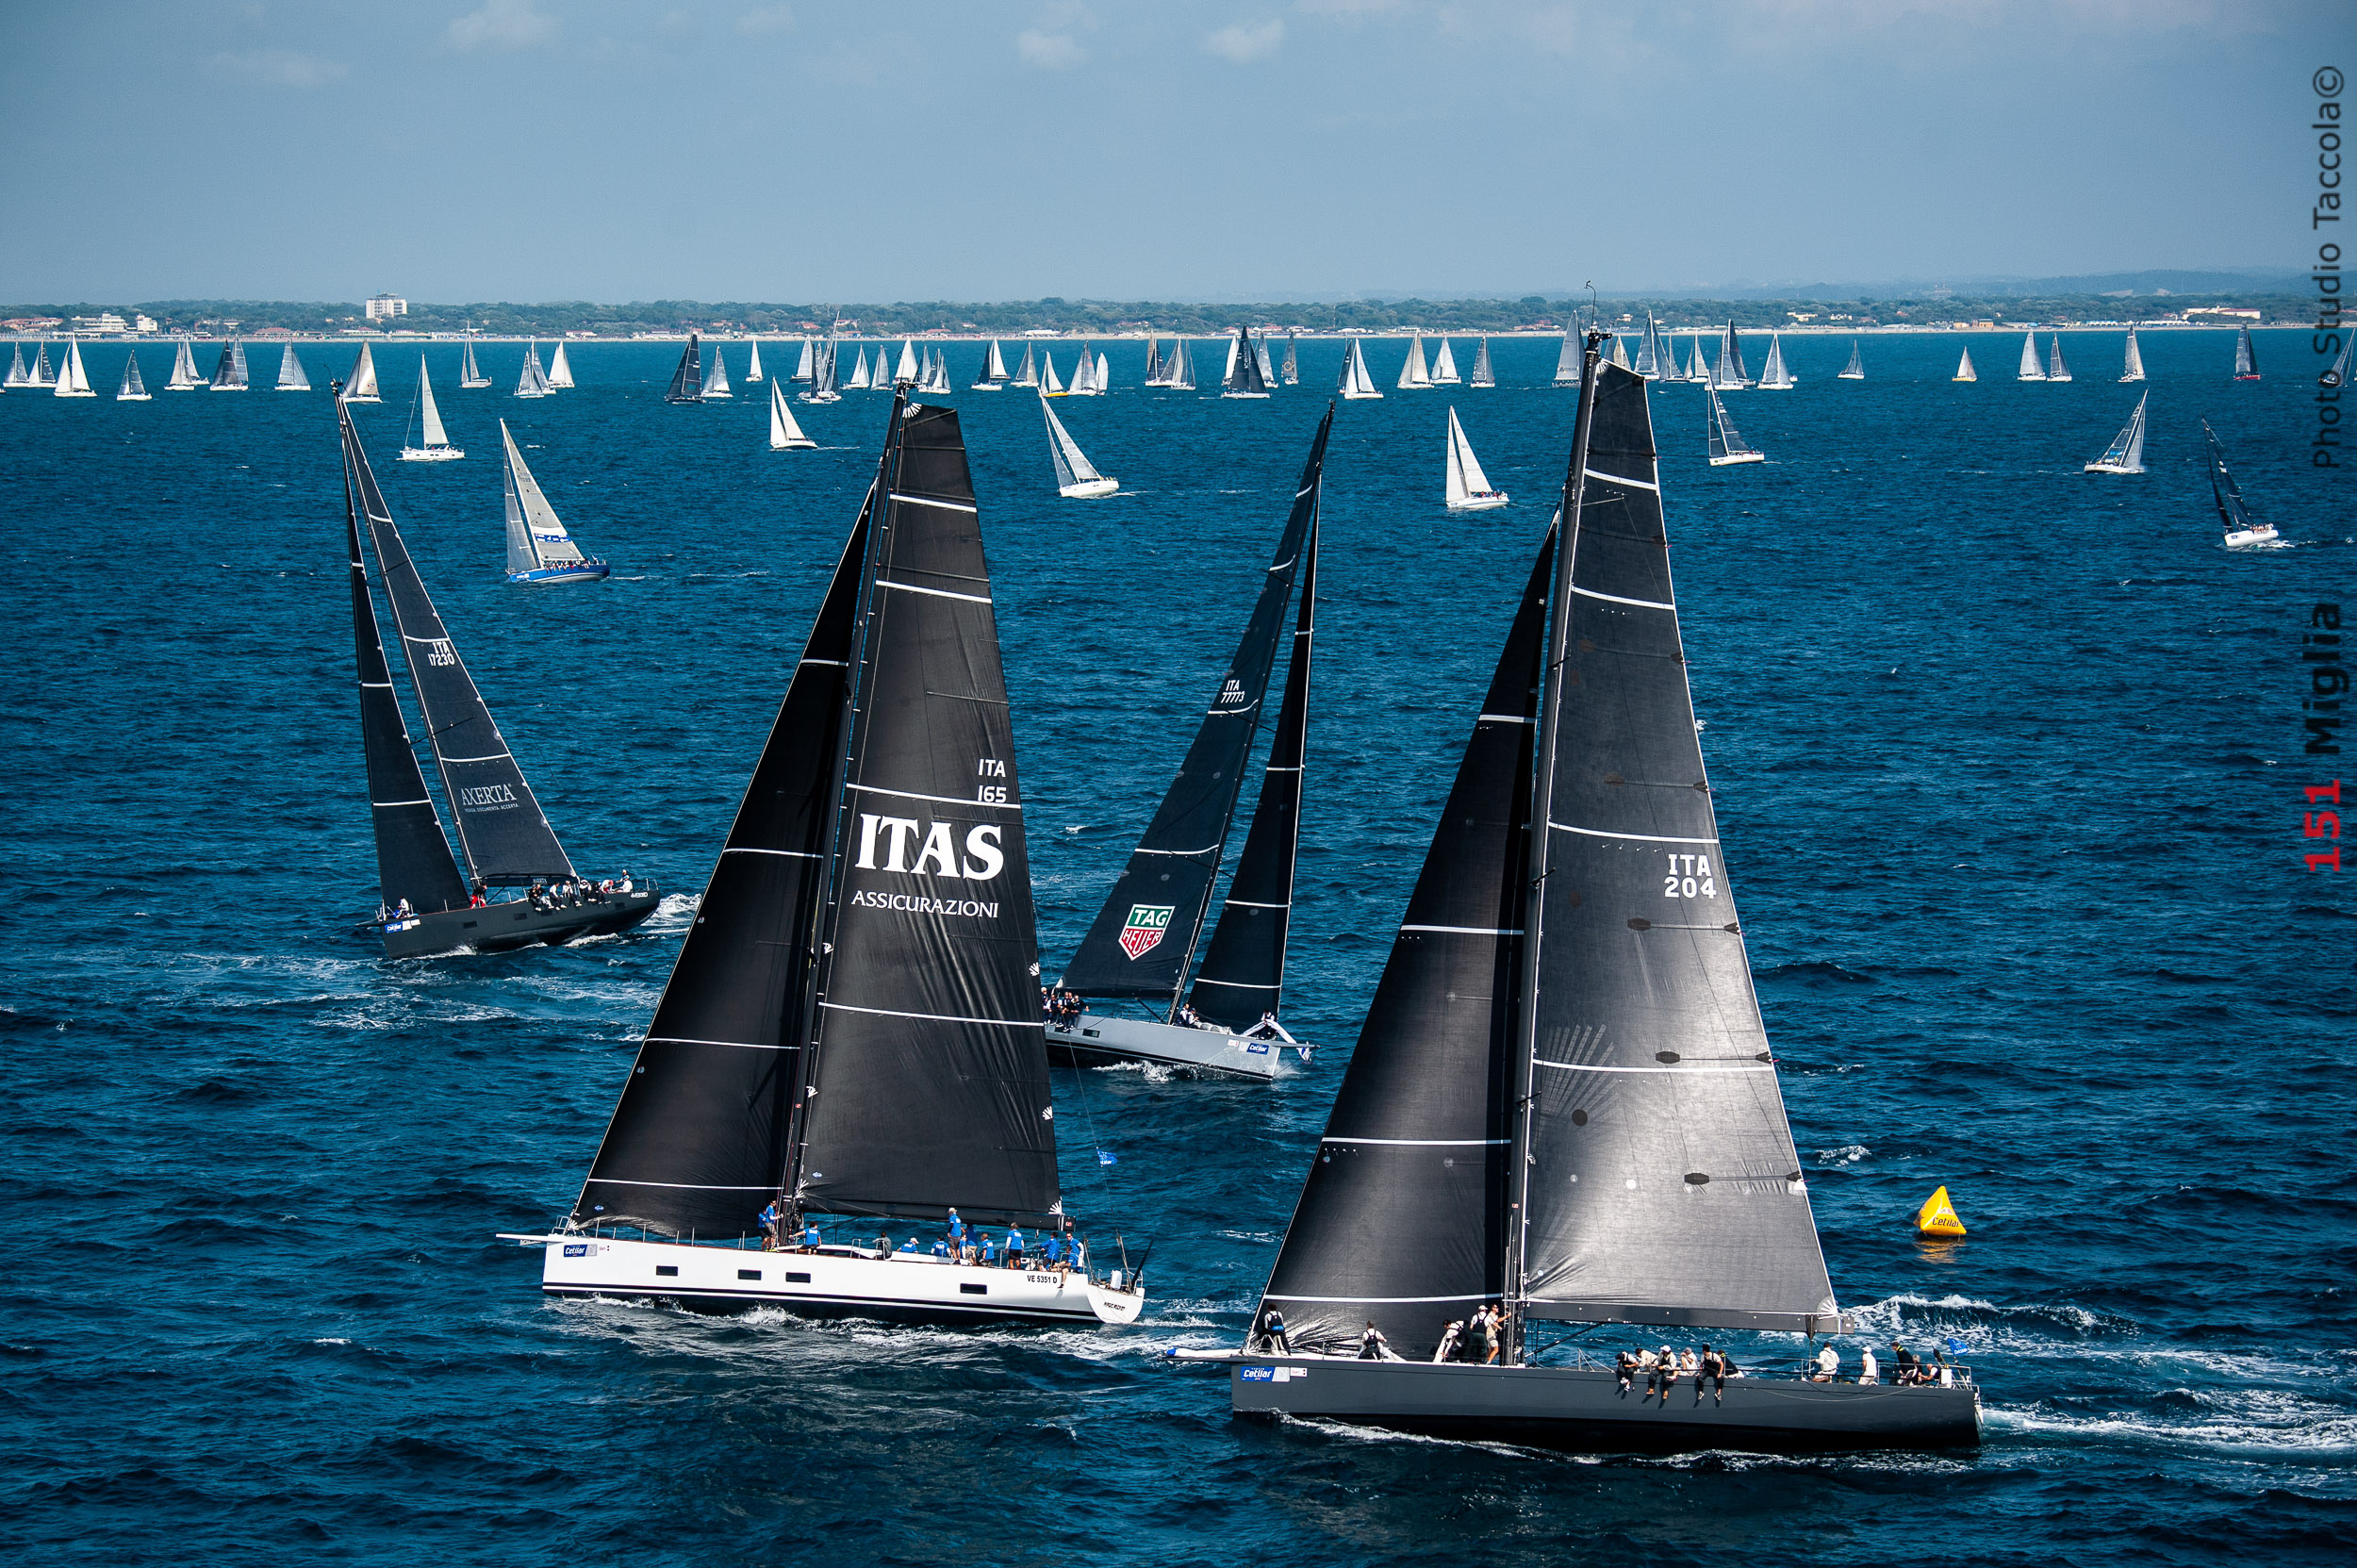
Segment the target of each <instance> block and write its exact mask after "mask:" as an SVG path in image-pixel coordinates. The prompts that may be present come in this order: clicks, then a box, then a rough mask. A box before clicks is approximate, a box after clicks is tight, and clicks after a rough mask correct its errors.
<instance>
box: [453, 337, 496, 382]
mask: <svg viewBox="0 0 2357 1568" xmlns="http://www.w3.org/2000/svg"><path fill="white" fill-rule="evenodd" d="M458 385H459V387H460V388H462V389H466V390H472V389H473V388H477V387H488V386H489V385H491V378H490V377H489V376H487V375H485V374H484V373H483V367H482V366H480V365H478V364H476V363H475V362H474V339H473V338H468V339H467V346H466V348H465V349H464V350H463V351H462V352H461V353H460V354H459V355H458Z"/></svg>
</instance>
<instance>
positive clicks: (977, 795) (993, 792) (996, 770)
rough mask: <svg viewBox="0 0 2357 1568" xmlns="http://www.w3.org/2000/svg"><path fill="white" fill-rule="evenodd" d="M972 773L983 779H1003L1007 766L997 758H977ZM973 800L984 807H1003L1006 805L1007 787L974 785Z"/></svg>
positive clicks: (1000, 785)
mask: <svg viewBox="0 0 2357 1568" xmlns="http://www.w3.org/2000/svg"><path fill="white" fill-rule="evenodd" d="M974 771H975V772H977V773H979V774H981V776H982V777H983V778H985V779H1003V778H1005V777H1006V776H1007V765H1006V764H1005V763H1004V762H1002V761H1000V760H999V759H998V758H997V757H978V758H976V759H975V762H974ZM974 799H976V800H977V801H981V802H982V804H984V805H989V806H1003V805H1005V804H1006V803H1007V786H1006V785H1005V784H976V785H975V786H974Z"/></svg>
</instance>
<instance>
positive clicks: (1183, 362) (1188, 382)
mask: <svg viewBox="0 0 2357 1568" xmlns="http://www.w3.org/2000/svg"><path fill="white" fill-rule="evenodd" d="M1162 385H1163V386H1165V387H1167V388H1170V389H1171V390H1172V391H1174V392H1192V391H1194V390H1195V351H1194V350H1193V349H1191V348H1189V347H1187V340H1186V339H1185V338H1172V339H1171V340H1170V357H1169V358H1168V359H1166V360H1164V361H1163V362H1162Z"/></svg>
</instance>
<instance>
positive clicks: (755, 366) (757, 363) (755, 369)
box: [549, 338, 761, 387]
mask: <svg viewBox="0 0 2357 1568" xmlns="http://www.w3.org/2000/svg"><path fill="white" fill-rule="evenodd" d="M752 346H753V354H752V361H751V363H750V364H748V365H747V366H746V367H745V385H746V386H748V387H750V386H751V385H752V384H753V383H754V382H756V381H759V380H760V379H761V339H760V338H754V339H753V340H752ZM549 379H550V380H551V381H554V380H555V379H556V375H555V372H554V371H551V372H550V375H549Z"/></svg>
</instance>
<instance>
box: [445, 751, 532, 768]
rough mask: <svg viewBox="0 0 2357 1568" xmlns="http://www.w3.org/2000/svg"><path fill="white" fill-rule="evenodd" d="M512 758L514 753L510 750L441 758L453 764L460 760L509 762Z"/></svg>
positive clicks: (460, 761)
mask: <svg viewBox="0 0 2357 1568" xmlns="http://www.w3.org/2000/svg"><path fill="white" fill-rule="evenodd" d="M514 759H515V753H514V752H512V751H491V752H486V754H485V755H483V756H479V757H444V758H443V759H442V760H443V761H444V762H446V763H450V764H452V765H453V766H455V765H456V764H458V763H462V762H511V761H513V760H514Z"/></svg>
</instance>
